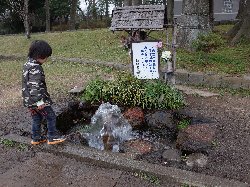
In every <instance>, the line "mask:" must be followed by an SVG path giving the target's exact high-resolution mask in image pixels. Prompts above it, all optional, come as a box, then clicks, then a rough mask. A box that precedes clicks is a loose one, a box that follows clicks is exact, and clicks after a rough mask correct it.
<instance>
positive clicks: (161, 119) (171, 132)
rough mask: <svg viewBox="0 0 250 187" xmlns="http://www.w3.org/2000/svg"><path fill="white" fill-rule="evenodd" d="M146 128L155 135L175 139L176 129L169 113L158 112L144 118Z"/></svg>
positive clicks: (171, 114)
mask: <svg viewBox="0 0 250 187" xmlns="http://www.w3.org/2000/svg"><path fill="white" fill-rule="evenodd" d="M145 121H146V123H147V125H148V127H149V128H150V129H151V130H152V131H155V132H156V133H157V134H159V135H160V134H161V135H163V136H167V137H169V138H170V139H171V138H176V133H177V128H176V124H175V122H174V117H173V113H172V112H171V111H164V110H158V111H155V112H153V113H149V114H147V115H146V116H145Z"/></svg>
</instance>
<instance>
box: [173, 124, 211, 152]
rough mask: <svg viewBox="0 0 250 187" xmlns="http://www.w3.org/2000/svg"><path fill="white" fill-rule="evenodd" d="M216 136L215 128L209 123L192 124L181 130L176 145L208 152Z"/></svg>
mask: <svg viewBox="0 0 250 187" xmlns="http://www.w3.org/2000/svg"><path fill="white" fill-rule="evenodd" d="M214 136H215V130H214V129H213V128H212V127H211V126H210V125H209V124H199V125H198V124H197V125H190V126H188V127H187V128H185V129H183V130H181V131H180V132H179V134H178V136H177V140H176V147H177V148H178V149H180V150H184V151H188V152H207V151H208V150H209V149H210V148H211V147H212V142H213V140H214Z"/></svg>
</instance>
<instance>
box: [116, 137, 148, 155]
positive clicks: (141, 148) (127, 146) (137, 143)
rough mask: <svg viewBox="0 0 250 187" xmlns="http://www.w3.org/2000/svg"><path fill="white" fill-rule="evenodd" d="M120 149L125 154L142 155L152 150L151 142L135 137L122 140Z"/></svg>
mask: <svg viewBox="0 0 250 187" xmlns="http://www.w3.org/2000/svg"><path fill="white" fill-rule="evenodd" d="M120 147H121V150H122V151H123V152H125V154H126V155H134V156H135V155H142V154H146V153H149V152H151V151H152V150H153V144H152V143H151V142H149V141H146V140H141V139H136V140H129V141H127V142H124V143H123V144H122V145H121V146H120Z"/></svg>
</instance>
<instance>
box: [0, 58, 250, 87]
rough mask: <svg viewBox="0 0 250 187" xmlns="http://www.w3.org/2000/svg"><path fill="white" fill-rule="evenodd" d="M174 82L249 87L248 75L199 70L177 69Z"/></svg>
mask: <svg viewBox="0 0 250 187" xmlns="http://www.w3.org/2000/svg"><path fill="white" fill-rule="evenodd" d="M0 59H4V60H25V59H26V57H25V56H16V55H9V56H7V55H0ZM54 61H64V62H65V61H67V62H75V63H81V64H89V65H97V66H105V67H111V68H114V69H117V70H131V71H132V64H128V65H124V64H118V63H114V62H100V61H93V60H84V59H80V58H61V57H52V62H54ZM175 80H176V84H183V85H196V86H209V87H217V88H232V89H239V88H243V89H249V88H250V75H242V76H230V75H218V74H214V73H201V72H188V71H186V70H183V69H177V70H176V72H175Z"/></svg>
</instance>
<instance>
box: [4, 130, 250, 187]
mask: <svg viewBox="0 0 250 187" xmlns="http://www.w3.org/2000/svg"><path fill="white" fill-rule="evenodd" d="M1 138H3V139H8V140H12V141H15V142H17V143H22V144H26V145H29V146H30V138H27V137H23V136H18V135H15V134H8V135H5V136H2V137H1ZM34 148H35V149H36V148H37V149H38V150H42V151H45V152H50V153H54V154H60V155H64V156H67V157H70V158H75V159H77V160H80V161H84V162H89V163H92V164H98V166H100V167H106V168H113V169H120V170H125V171H129V172H138V171H140V172H144V173H148V174H151V175H154V176H157V177H159V178H160V179H161V180H164V181H169V182H170V184H171V182H173V183H181V184H188V185H191V186H220V187H235V186H237V187H247V186H249V185H248V184H246V183H242V182H239V181H235V180H229V179H225V178H219V177H215V176H209V175H204V174H200V173H195V172H190V171H185V170H181V169H177V168H174V167H164V166H161V165H157V164H150V163H147V162H143V161H136V160H132V159H129V158H127V157H125V156H123V155H122V153H112V152H106V151H99V150H96V149H93V148H89V147H84V146H82V147H79V146H76V145H73V144H70V143H63V144H61V145H47V144H44V145H39V146H34Z"/></svg>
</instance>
